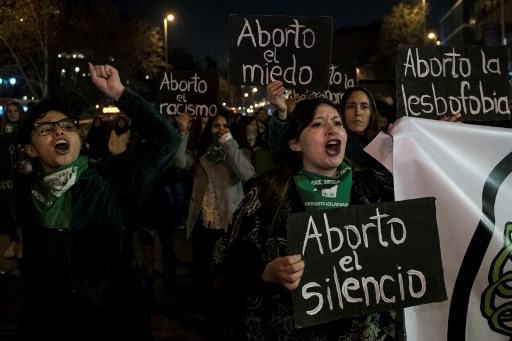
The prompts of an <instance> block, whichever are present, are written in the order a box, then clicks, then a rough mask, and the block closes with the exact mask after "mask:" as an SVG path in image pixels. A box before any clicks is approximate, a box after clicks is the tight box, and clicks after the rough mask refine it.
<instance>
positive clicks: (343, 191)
mask: <svg viewBox="0 0 512 341" xmlns="http://www.w3.org/2000/svg"><path fill="white" fill-rule="evenodd" d="M293 181H294V182H295V186H296V187H297V190H298V191H299V196H300V199H301V200H302V203H303V204H304V207H305V209H306V211H316V210H324V209H327V208H336V207H345V206H348V204H349V201H350V189H351V188H352V169H351V168H350V166H349V165H348V164H347V163H346V162H343V163H342V164H341V165H340V166H339V167H338V175H337V176H335V177H333V178H332V177H328V176H322V175H318V174H315V173H311V172H308V171H306V170H304V169H302V170H301V171H300V172H299V173H298V174H296V175H294V177H293Z"/></svg>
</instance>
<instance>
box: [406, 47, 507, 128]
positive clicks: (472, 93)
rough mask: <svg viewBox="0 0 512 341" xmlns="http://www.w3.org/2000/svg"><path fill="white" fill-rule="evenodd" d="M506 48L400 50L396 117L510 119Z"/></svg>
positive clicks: (467, 119)
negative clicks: (454, 115)
mask: <svg viewBox="0 0 512 341" xmlns="http://www.w3.org/2000/svg"><path fill="white" fill-rule="evenodd" d="M507 72H508V51H507V47H506V46H460V47H454V46H401V47H399V48H398V55H397V65H396V73H397V74H396V84H397V119H398V118H400V117H402V116H412V117H422V118H433V119H436V118H439V117H441V116H444V115H451V114H453V113H457V112H458V113H461V114H462V117H461V120H463V121H497V120H509V119H510V108H509V106H508V98H507V95H508V91H509V90H508V88H509V84H508V75H507Z"/></svg>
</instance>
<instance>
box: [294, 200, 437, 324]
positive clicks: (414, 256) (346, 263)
mask: <svg viewBox="0 0 512 341" xmlns="http://www.w3.org/2000/svg"><path fill="white" fill-rule="evenodd" d="M434 200H435V199H434V198H421V199H412V200H404V201H397V202H386V203H380V204H372V205H354V206H348V207H344V208H336V209H328V210H321V211H314V212H302V213H293V214H291V215H290V217H289V218H288V225H287V231H288V250H287V252H288V254H299V253H300V254H302V255H303V259H304V262H305V264H306V267H305V271H304V274H303V276H302V277H301V280H300V284H299V286H298V287H297V289H295V290H294V291H293V292H292V296H293V305H294V310H295V325H296V327H297V328H302V327H308V326H312V325H316V324H321V323H325V322H328V321H332V320H336V319H340V318H342V317H349V316H359V315H367V314H370V313H374V312H381V311H389V310H393V309H396V308H404V307H409V306H415V305H420V304H426V303H431V302H440V301H444V300H446V299H447V295H446V289H445V285H444V278H443V269H442V263H441V253H440V246H439V235H438V232H437V223H436V213H435V205H434Z"/></svg>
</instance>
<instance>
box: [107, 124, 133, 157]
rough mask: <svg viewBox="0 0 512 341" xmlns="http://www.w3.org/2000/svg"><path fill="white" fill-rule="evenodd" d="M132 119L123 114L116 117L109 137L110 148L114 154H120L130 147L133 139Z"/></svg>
mask: <svg viewBox="0 0 512 341" xmlns="http://www.w3.org/2000/svg"><path fill="white" fill-rule="evenodd" d="M131 138H132V136H131V129H130V121H129V120H128V119H127V118H126V117H125V116H123V115H120V116H118V117H117V118H116V120H115V122H114V125H113V126H112V130H111V131H110V136H109V138H108V150H109V151H110V153H112V154H120V153H122V152H124V151H125V150H126V149H128V145H129V144H130V141H131Z"/></svg>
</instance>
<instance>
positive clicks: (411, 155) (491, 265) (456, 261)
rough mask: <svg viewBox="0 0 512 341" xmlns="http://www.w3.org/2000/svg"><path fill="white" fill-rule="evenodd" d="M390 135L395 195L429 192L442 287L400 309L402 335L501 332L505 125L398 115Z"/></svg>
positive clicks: (505, 274) (508, 300) (505, 263)
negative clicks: (442, 293) (443, 297)
mask: <svg viewBox="0 0 512 341" xmlns="http://www.w3.org/2000/svg"><path fill="white" fill-rule="evenodd" d="M391 135H392V136H393V141H392V144H393V148H392V152H393V158H392V168H393V173H394V181H395V199H396V200H406V199H413V198H421V197H435V198H436V202H435V203H436V212H437V222H438V228H439V238H440V244H441V256H442V261H443V268H444V279H445V285H446V290H447V294H448V300H447V301H445V302H442V303H432V304H426V305H423V306H417V307H413V308H407V309H406V310H405V324H406V333H407V340H414V341H421V340H425V341H432V340H436V341H438V340H449V341H461V340H475V341H481V340H486V341H489V340H492V341H494V340H509V339H510V338H511V337H512V261H511V255H512V254H511V253H510V252H511V250H512V245H511V241H510V239H511V231H512V176H510V174H511V173H512V131H511V130H510V129H507V128H494V127H486V126H479V125H471V124H464V123H452V122H442V121H437V120H430V119H422V118H410V117H403V118H401V119H399V120H398V121H397V122H396V123H395V125H394V127H393V129H392V131H391ZM377 140H380V141H379V142H382V141H383V140H384V139H382V138H380V139H377ZM389 140H390V139H389ZM372 145H373V146H371V147H370V148H369V149H372V150H374V152H371V151H369V149H368V151H369V153H371V154H372V155H374V157H376V158H377V159H382V156H383V155H382V154H386V151H389V150H390V148H389V143H388V144H387V145H386V144H385V143H384V144H382V143H380V145H379V146H375V144H374V143H373V142H372ZM375 151H377V153H380V154H381V155H380V156H379V155H376V154H375ZM385 156H386V155H384V158H385ZM388 156H389V155H388ZM388 160H389V158H388ZM389 164H390V162H388V165H389ZM425 257H429V255H428V254H425Z"/></svg>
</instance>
